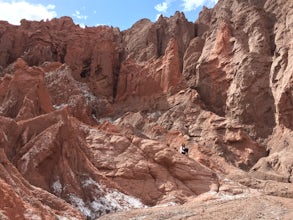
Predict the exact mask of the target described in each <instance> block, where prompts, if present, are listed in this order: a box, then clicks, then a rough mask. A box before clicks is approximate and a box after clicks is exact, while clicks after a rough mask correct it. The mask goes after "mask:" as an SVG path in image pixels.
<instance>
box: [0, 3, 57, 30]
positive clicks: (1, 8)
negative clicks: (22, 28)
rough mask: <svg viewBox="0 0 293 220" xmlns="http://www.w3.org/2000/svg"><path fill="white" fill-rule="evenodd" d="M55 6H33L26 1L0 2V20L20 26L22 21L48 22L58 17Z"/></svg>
mask: <svg viewBox="0 0 293 220" xmlns="http://www.w3.org/2000/svg"><path fill="white" fill-rule="evenodd" d="M54 9H55V5H52V4H49V5H47V6H45V5H42V4H31V3H29V2H26V1H25V0H21V1H7V0H0V20H5V21H8V22H9V23H11V24H15V25H19V24H20V20H21V19H27V20H36V21H40V20H46V19H52V18H54V17H56V16H57V13H56V12H55V11H54Z"/></svg>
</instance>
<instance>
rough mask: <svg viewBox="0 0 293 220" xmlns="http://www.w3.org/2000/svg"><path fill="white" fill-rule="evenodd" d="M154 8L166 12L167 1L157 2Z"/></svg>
mask: <svg viewBox="0 0 293 220" xmlns="http://www.w3.org/2000/svg"><path fill="white" fill-rule="evenodd" d="M155 9H156V10H157V11H158V12H166V11H167V9H168V2H167V1H166V2H162V3H160V4H157V5H156V6H155Z"/></svg>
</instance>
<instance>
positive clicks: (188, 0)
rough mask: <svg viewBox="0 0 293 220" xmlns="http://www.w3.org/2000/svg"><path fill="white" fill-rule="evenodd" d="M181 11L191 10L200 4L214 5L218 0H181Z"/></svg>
mask: <svg viewBox="0 0 293 220" xmlns="http://www.w3.org/2000/svg"><path fill="white" fill-rule="evenodd" d="M182 1H183V3H182V6H183V11H192V10H195V9H197V8H198V7H201V6H204V5H205V6H208V7H212V6H214V5H215V4H216V3H217V2H218V0H182Z"/></svg>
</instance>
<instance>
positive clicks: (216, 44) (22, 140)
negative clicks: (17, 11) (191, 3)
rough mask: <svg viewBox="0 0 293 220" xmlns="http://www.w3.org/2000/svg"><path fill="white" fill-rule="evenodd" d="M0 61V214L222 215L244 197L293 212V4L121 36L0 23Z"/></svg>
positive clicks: (253, 5) (212, 14)
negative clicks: (182, 148)
mask: <svg viewBox="0 0 293 220" xmlns="http://www.w3.org/2000/svg"><path fill="white" fill-rule="evenodd" d="M0 66H1V68H0V121H1V123H0V186H1V187H0V195H1V196H0V219H2V218H3V219H18V218H20V219H32V218H36V219H56V218H57V219H63V218H68V219H74V218H75V219H86V218H88V219H96V218H98V217H100V216H102V215H106V216H105V219H107V218H108V217H107V216H108V215H107V214H108V213H111V212H116V211H126V210H129V209H134V208H136V209H137V208H146V207H148V206H160V207H157V208H155V209H146V211H144V210H138V211H134V212H129V215H128V214H127V213H126V214H122V215H121V216H119V214H118V217H117V219H119V218H129V217H130V216H131V217H134V216H136V217H139V216H144V215H146V214H145V213H148V212H151V213H152V214H151V215H150V216H156V218H157V217H158V218H159V217H160V213H162V215H161V217H162V219H166V218H167V216H170V215H171V214H170V213H172V212H176V215H175V214H174V213H173V214H172V215H174V216H177V217H176V219H180V218H185V217H186V212H185V214H183V213H181V212H180V210H179V209H180V208H179V209H178V208H176V209H172V208H170V207H169V206H174V205H176V206H179V207H182V208H184V209H186V210H187V209H189V208H190V207H193V209H197V210H198V209H204V210H210V212H208V211H207V212H205V213H201V217H202V218H209V219H217V217H219V216H216V215H213V213H214V212H215V213H216V211H217V210H218V207H219V210H221V209H222V208H223V207H230V208H229V209H231V210H234V211H235V210H237V209H239V207H243V203H244V202H243V200H241V199H243V198H244V200H245V201H246V200H247V201H252V200H253V199H251V198H256V199H257V200H258V201H260V204H263V206H266V207H268V206H273V210H275V212H274V213H279V216H278V217H282V215H283V217H284V218H285V217H287V218H288V219H290V217H293V213H292V211H291V212H290V208H292V206H291V204H292V203H290V202H288V201H291V200H290V199H292V198H293V187H292V184H291V183H292V181H293V180H292V172H293V156H292V155H293V123H292V119H293V89H292V88H293V87H292V85H293V81H292V76H293V3H292V2H291V1H287V0H260V1H246V0H236V1H235V0H220V1H219V2H218V3H217V4H216V6H215V7H214V8H212V9H208V8H203V10H202V12H201V13H200V15H199V18H198V19H197V20H196V21H195V22H190V21H187V20H186V18H185V16H184V14H183V13H181V12H176V13H175V14H174V16H171V17H170V18H166V17H163V16H161V17H159V18H158V20H157V21H156V22H152V21H150V20H148V19H142V20H140V21H138V22H137V23H135V24H134V25H133V26H132V27H131V28H130V29H128V30H125V31H120V30H119V29H118V28H113V27H107V26H100V27H85V28H80V27H79V26H78V25H75V24H74V23H73V21H72V19H71V18H69V17H63V18H60V19H52V20H51V21H41V22H35V21H26V20H22V21H21V25H19V26H14V25H10V24H9V23H7V22H5V21H1V22H0ZM181 143H185V144H186V145H187V146H188V147H189V156H188V157H186V156H185V155H181V154H180V153H179V152H178V146H179V145H180V144H181ZM272 195H273V196H275V198H274V199H272V198H271V197H270V196H272ZM281 197H286V199H285V198H281ZM227 198H229V199H227ZM287 199H288V200H287ZM211 200H212V201H213V202H211V203H209V201H211ZM223 200H224V201H227V200H229V201H230V200H232V201H233V204H235V206H234V208H231V204H230V203H227V204H225V205H223V204H222V201H223ZM268 201H270V202H268ZM183 203H185V205H184V206H180V205H181V204H183ZM231 203H232V202H231ZM280 204H281V205H280ZM282 204H283V205H282ZM284 204H285V205H284ZM164 207H165V208H164ZM194 207H196V208H194ZM237 207H238V208H237ZM254 208H255V210H254V211H255V213H262V214H261V215H263V216H267V218H264V219H272V218H274V216H272V215H269V214H267V215H266V214H265V213H264V209H262V208H261V206H257V205H256V206H255V207H254ZM16 209H17V212H16V211H15V210H16ZM152 210H153V211H152ZM215 210H216V211H215ZM291 210H292V209H291ZM206 213H210V214H206ZM284 213H285V214H286V215H285V214H284ZM193 214H195V213H193ZM190 215H191V216H192V213H191V214H190ZM256 216H257V215H251V216H250V217H251V218H255V217H256ZM114 217H116V216H115V215H113V216H112V215H109V219H112V218H113V219H114ZM222 217H223V218H225V216H224V215H223V216H222ZM226 217H227V216H226Z"/></svg>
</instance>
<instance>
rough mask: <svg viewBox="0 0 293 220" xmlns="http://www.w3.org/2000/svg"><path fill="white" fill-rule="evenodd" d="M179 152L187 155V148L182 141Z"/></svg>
mask: <svg viewBox="0 0 293 220" xmlns="http://www.w3.org/2000/svg"><path fill="white" fill-rule="evenodd" d="M179 152H180V153H181V154H184V155H186V156H188V148H187V147H185V144H184V143H182V144H181V146H180V149H179Z"/></svg>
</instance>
